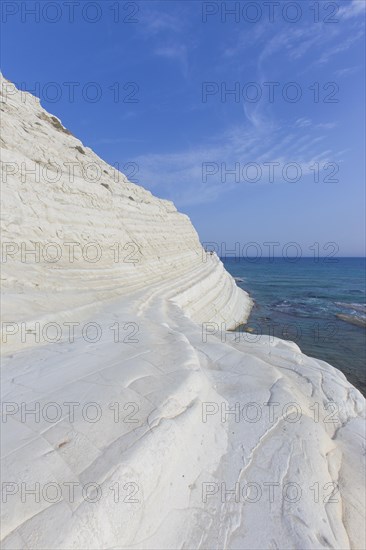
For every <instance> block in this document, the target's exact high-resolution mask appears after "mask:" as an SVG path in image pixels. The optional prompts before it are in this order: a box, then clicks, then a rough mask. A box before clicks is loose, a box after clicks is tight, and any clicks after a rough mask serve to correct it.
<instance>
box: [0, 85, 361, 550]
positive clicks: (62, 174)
mask: <svg viewBox="0 0 366 550" xmlns="http://www.w3.org/2000/svg"><path fill="white" fill-rule="evenodd" d="M1 90H2V94H1V98H0V99H1V104H0V107H1V113H0V114H1V124H2V132H1V160H2V202H3V207H2V214H3V215H2V231H3V262H4V263H3V265H2V283H3V324H2V333H3V334H2V340H3V355H4V356H3V361H2V374H1V376H2V400H3V410H2V412H3V415H2V449H1V453H2V456H1V471H2V479H3V486H2V489H3V505H2V517H1V519H2V522H1V523H2V539H3V542H2V547H3V548H4V549H6V550H7V549H15V548H16V549H23V548H27V549H41V548H42V549H56V548H57V549H75V550H76V549H90V548H93V549H96V548H104V549H107V548H108V549H112V548H115V549H117V548H121V549H122V548H129V549H150V550H152V549H170V550H172V549H178V548H185V549H222V548H228V549H238V550H239V549H251V550H254V549H264V548H269V549H292V548H297V549H319V548H327V549H329V548H334V549H344V550H345V549H348V548H357V549H364V548H365V547H366V541H365V530H364V516H365V494H364V481H365V480H364V454H365V433H364V430H365V424H364V418H365V400H364V398H363V397H362V395H361V394H360V393H359V392H358V391H357V390H356V389H355V388H354V387H353V386H352V385H351V384H350V383H349V382H348V381H347V380H346V378H345V377H344V375H343V374H342V373H341V372H339V371H337V370H336V369H334V368H333V367H331V366H330V365H328V364H326V363H324V362H323V361H318V360H316V359H313V358H309V357H307V356H305V355H304V354H302V353H301V351H300V349H299V348H298V346H297V345H295V344H294V343H291V342H285V341H282V340H279V339H270V338H268V337H262V338H260V339H259V340H258V339H255V338H254V337H251V336H249V335H246V336H245V337H244V336H243V335H242V336H241V337H240V336H238V335H236V334H235V333H233V332H227V331H228V330H229V329H231V328H233V327H235V326H236V325H237V324H238V323H240V322H243V321H245V320H246V318H247V317H248V315H249V312H250V309H251V306H252V303H251V300H250V298H249V296H248V295H247V294H246V293H245V292H243V291H242V290H240V289H239V288H238V287H237V286H236V284H235V281H234V280H233V278H232V277H231V276H230V275H229V274H228V273H227V272H226V271H225V269H224V267H223V265H222V263H221V262H220V260H219V259H218V258H217V256H216V255H210V254H208V255H207V254H206V253H205V252H204V251H203V249H202V247H201V245H200V243H199V239H198V236H197V233H196V232H195V230H194V228H193V227H192V225H191V223H190V220H189V219H188V217H187V216H185V215H183V214H180V213H178V212H177V211H176V209H175V207H174V205H173V204H172V203H171V202H168V201H165V200H161V199H157V198H155V197H153V196H152V195H151V193H150V192H148V191H146V190H145V189H143V188H142V187H139V186H137V185H134V184H132V183H130V182H128V181H127V180H126V178H123V176H122V174H120V173H118V172H116V170H114V169H113V168H112V167H111V166H109V165H108V164H106V163H105V162H103V161H102V160H101V159H100V158H99V157H97V156H96V155H95V154H94V153H93V151H91V150H90V149H89V148H87V147H85V146H84V145H83V144H82V143H81V142H80V141H79V140H78V139H76V138H75V137H74V136H72V135H70V133H69V132H68V131H66V130H65V128H64V127H63V126H62V124H61V123H60V121H58V119H56V118H55V117H52V115H50V114H48V113H47V112H46V111H45V110H44V109H42V108H41V106H40V105H39V102H38V100H36V99H35V98H34V97H33V96H31V95H30V94H24V93H21V92H20V91H17V90H16V89H15V88H14V87H13V86H12V85H11V84H10V83H9V82H8V81H6V80H5V79H3V78H2V79H1ZM50 243H52V245H50ZM91 243H93V244H91ZM116 243H118V244H119V256H117V245H116ZM31 250H33V251H34V250H35V251H36V254H32V253H31V252H30V251H31ZM72 253H73V254H74V255H73V256H72ZM70 254H71V257H70ZM52 259H55V260H57V261H51V260H52ZM93 259H95V261H92V260H93ZM203 323H210V324H209V325H205V326H206V329H207V330H206V332H208V333H209V334H207V335H205V330H204V331H202V324H203ZM203 332H204V334H203ZM52 340H55V341H54V342H52ZM255 340H257V341H255ZM291 403H292V405H291ZM229 408H230V409H231V411H232V412H231V413H230V412H228V410H229ZM32 410H33V411H35V412H33V413H31V412H30V411H32Z"/></svg>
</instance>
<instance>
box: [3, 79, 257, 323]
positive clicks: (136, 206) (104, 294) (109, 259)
mask: <svg viewBox="0 0 366 550" xmlns="http://www.w3.org/2000/svg"><path fill="white" fill-rule="evenodd" d="M1 91H2V95H1V115H2V116H1V118H2V141H1V146H2V161H3V165H2V167H3V185H2V199H3V212H4V218H3V240H4V242H6V243H8V244H7V245H6V246H5V248H3V252H4V253H5V257H4V254H3V259H6V263H5V264H4V275H3V277H5V285H6V287H7V288H8V289H9V290H10V289H12V288H13V289H17V291H22V290H21V289H25V288H27V289H28V291H32V292H34V296H33V298H34V303H33V306H34V308H33V314H34V317H37V315H38V311H37V309H38V308H39V303H40V301H42V300H37V299H36V297H37V292H42V293H43V295H44V294H48V301H47V306H46V304H45V303H44V304H43V305H42V308H41V310H40V311H39V315H44V314H45V313H46V311H45V308H46V310H47V309H49V310H50V311H52V312H53V314H54V315H56V314H57V312H58V311H60V313H61V310H63V309H64V307H63V303H64V300H65V296H66V295H67V294H68V293H69V294H70V293H73V294H74V301H73V306H74V307H84V306H85V305H86V304H87V303H89V302H90V300H92V301H94V300H103V299H107V298H110V297H113V296H115V295H117V294H126V293H128V292H130V291H131V290H136V289H138V288H144V287H146V286H147V285H154V284H156V285H158V288H160V289H161V290H163V288H164V292H165V294H168V295H169V296H170V297H171V298H174V299H175V300H176V301H177V302H178V303H179V305H180V306H181V307H182V308H183V309H184V311H185V312H186V313H187V314H188V315H189V316H191V318H192V319H194V320H196V321H199V322H201V321H215V322H225V324H226V328H232V327H234V326H235V325H236V324H238V323H239V322H242V321H243V320H245V319H246V318H247V316H248V313H249V311H250V308H251V300H250V299H249V297H248V295H247V294H246V293H245V292H243V291H242V290H241V289H239V288H238V287H237V286H236V284H235V281H234V280H233V278H232V277H231V276H230V275H229V274H228V273H227V272H226V271H225V269H224V267H223V265H222V263H221V262H220V261H219V259H218V258H217V257H216V256H215V255H214V256H211V255H207V254H206V253H205V251H204V250H203V248H202V246H201V244H200V242H199V238H198V235H197V233H196V231H195V230H194V228H193V226H192V224H191V222H190V220H189V218H188V216H186V215H184V214H181V213H179V212H177V210H176V208H175V206H174V205H173V203H171V202H170V201H166V200H162V199H158V198H156V197H154V196H153V195H152V194H151V193H150V192H149V191H147V190H145V189H143V188H142V187H140V186H137V185H135V184H133V183H131V182H129V181H128V180H127V178H126V177H125V176H124V175H123V174H121V173H120V172H118V171H116V170H115V169H114V168H112V167H111V166H109V165H108V164H106V163H105V162H104V161H103V160H101V159H100V158H99V157H98V156H97V155H95V154H94V153H93V151H92V150H91V149H89V148H88V147H85V146H84V145H83V144H82V143H81V142H80V141H79V140H78V139H77V138H75V137H74V136H73V135H72V134H71V133H70V132H69V131H68V130H67V129H65V128H64V127H63V126H62V124H61V122H60V121H59V120H58V119H57V118H56V117H53V116H52V115H50V114H48V113H47V112H46V111H45V110H44V109H43V108H42V107H41V106H40V104H39V101H38V99H37V98H35V97H33V96H32V95H31V94H28V93H23V92H20V91H19V90H16V88H15V87H14V86H13V85H12V84H11V83H9V82H8V81H6V80H5V79H3V78H2V80H1ZM51 243H52V244H51ZM31 250H35V251H36V254H37V256H36V255H35V254H32V253H30V252H29V251H31ZM27 299H28V297H26V300H27ZM19 307H20V310H19V309H18V308H17V313H18V317H17V320H26V319H27V313H26V311H27V307H25V308H23V305H22V304H19ZM9 313H10V312H9Z"/></svg>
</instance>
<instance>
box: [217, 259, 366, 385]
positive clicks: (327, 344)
mask: <svg viewBox="0 0 366 550" xmlns="http://www.w3.org/2000/svg"><path fill="white" fill-rule="evenodd" d="M221 260H222V261H223V263H224V265H225V267H226V269H227V271H229V273H231V275H232V276H233V277H234V278H235V279H236V282H237V285H238V286H240V287H241V288H243V289H244V290H246V291H247V292H248V293H249V294H250V295H251V297H252V298H253V300H254V302H255V305H254V307H253V310H252V312H251V315H250V317H249V319H248V321H247V323H246V324H245V325H240V326H239V327H238V328H237V330H239V331H243V332H249V333H251V334H253V338H254V339H255V335H259V334H271V335H273V336H277V337H279V338H283V339H285V340H291V341H293V342H296V343H297V344H298V346H299V347H300V348H301V350H302V351H303V352H304V353H305V354H306V355H309V356H311V357H316V358H318V359H322V360H323V361H326V362H328V363H330V364H331V365H333V366H334V367H336V368H337V369H339V370H341V371H342V372H343V373H344V374H345V376H346V377H347V379H348V380H349V381H350V382H351V383H352V384H353V385H354V386H355V387H356V388H358V389H359V390H360V391H361V393H363V395H365V396H366V278H365V277H366V276H365V273H366V272H365V267H366V259H365V258H329V257H328V258H315V257H314V258H298V259H295V258H291V259H290V258H221ZM248 341H250V339H249V335H248Z"/></svg>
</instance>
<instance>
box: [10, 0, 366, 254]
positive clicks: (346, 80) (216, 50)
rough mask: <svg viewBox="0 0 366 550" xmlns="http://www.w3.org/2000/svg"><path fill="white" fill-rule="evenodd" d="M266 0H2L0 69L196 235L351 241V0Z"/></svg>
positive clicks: (355, 197) (357, 61)
mask: <svg viewBox="0 0 366 550" xmlns="http://www.w3.org/2000/svg"><path fill="white" fill-rule="evenodd" d="M37 4H38V6H37ZM55 4H57V6H56V7H55ZM69 4H70V3H69ZM272 4H273V12H272V14H271V13H270V11H269V10H270V7H269V6H268V2H267V4H266V2H232V1H228V2H200V1H198V0H194V1H179V0H175V1H170V0H164V1H154V0H149V1H147V2H124V1H120V2H116V1H108V0H105V1H103V2H88V1H86V2H83V1H81V0H80V1H78V2H76V3H75V4H74V6H73V11H74V14H73V19H74V20H73V21H70V19H71V11H70V10H71V7H70V5H68V4H67V2H63V1H59V2H47V1H46V0H44V1H43V2H33V1H31V0H29V1H28V2H24V1H20V2H7V1H5V0H4V1H3V2H2V18H3V24H2V28H3V33H2V47H3V54H2V63H1V66H2V72H3V74H4V75H5V76H6V77H7V78H8V79H10V80H12V81H13V82H15V83H17V84H18V85H22V86H23V87H24V88H25V89H27V90H34V89H36V90H38V92H37V93H38V95H40V97H41V103H42V105H43V106H44V107H45V108H46V109H47V110H49V111H50V112H52V113H54V114H56V115H57V116H58V117H59V118H60V119H61V120H62V121H63V123H64V125H65V126H67V127H68V128H70V129H71V130H72V132H73V133H74V134H75V135H76V136H77V137H79V138H80V139H81V140H82V141H83V143H84V144H85V145H87V146H89V147H91V148H92V149H94V150H95V151H96V152H97V153H98V154H99V155H100V156H101V157H102V158H104V159H105V160H106V161H107V162H109V163H111V164H116V163H118V165H119V166H120V167H121V169H122V171H123V169H124V170H125V171H126V172H127V173H128V174H129V175H131V177H132V178H133V179H135V180H136V181H137V182H138V183H139V184H140V185H143V186H144V187H146V188H148V189H150V190H151V191H152V192H153V193H154V194H156V195H158V196H161V197H164V198H169V199H172V200H173V201H174V202H175V204H176V206H177V207H178V209H180V210H182V211H184V212H186V213H187V214H188V215H189V216H190V217H191V219H192V222H193V223H194V225H195V227H196V229H197V230H198V232H199V235H200V237H201V240H202V241H203V242H209V241H214V242H218V243H221V242H223V241H224V242H225V243H227V248H228V249H229V248H230V247H231V248H233V247H234V243H235V242H239V243H241V244H243V245H244V244H246V243H248V242H258V243H259V244H262V243H264V242H268V241H271V242H279V243H281V246H282V245H284V244H286V243H288V242H290V241H295V242H297V243H299V245H300V246H301V247H302V250H303V255H309V254H310V255H311V251H310V250H309V247H310V246H312V245H313V243H315V242H318V243H319V244H320V250H322V247H323V246H325V245H326V243H328V242H334V243H336V244H337V245H338V247H339V255H341V256H342V255H343V256H347V255H350V256H352V255H364V231H363V230H364V227H365V220H364V202H365V168H364V149H365V129H364V120H365V80H364V66H365V59H364V48H365V2H364V0H353V1H351V0H348V1H338V2H315V3H314V2H308V1H307V0H306V1H298V2H295V3H294V2H292V3H289V2H280V5H279V6H277V3H276V2H274V3H272ZM290 4H292V5H293V6H292V7H291V5H290ZM294 4H295V6H294ZM117 5H118V10H119V11H118V12H117ZM312 6H315V10H317V11H314V8H313V10H312ZM233 9H236V10H238V11H236V12H235V13H234V14H231V15H230V14H229V13H227V10H233ZM30 10H36V13H37V10H39V19H38V20H36V17H38V16H35V15H34V14H32V13H30ZM270 16H272V17H270ZM271 18H272V20H271ZM93 19H96V21H95V22H93ZM255 19H257V21H255ZM68 82H69V83H70V82H73V83H77V84H75V85H73V86H74V98H72V96H71V93H70V86H71V85H70V84H69V85H68V84H66V83H68ZM52 83H53V84H52ZM90 83H95V84H90ZM116 83H118V84H116ZM207 83H208V84H207ZM249 83H251V84H249ZM290 83H292V84H290ZM117 89H119V93H118V94H117ZM233 89H235V90H236V95H235V94H227V95H225V90H226V91H229V90H233ZM270 91H272V92H273V94H274V95H273V96H272V97H271V96H270ZM255 93H256V94H258V96H257V99H256V97H255V95H254V94H255ZM96 94H99V96H100V97H99V99H98V98H96V99H97V100H96V101H93V100H94V98H95V97H96ZM260 94H261V97H260V99H259V95H260ZM291 100H292V101H291ZM273 163H276V164H273ZM292 163H296V165H293V164H292ZM316 163H318V164H316ZM271 167H272V168H271ZM317 167H319V172H318V179H319V181H316V177H315V173H316V172H317V170H318V168H317ZM230 170H231V171H233V170H234V171H235V170H236V173H234V174H232V175H230V174H229V172H228V171H230ZM270 170H272V171H273V172H272V173H273V178H270ZM336 171H337V172H338V173H335V172H336ZM332 172H334V173H333V176H332ZM132 174H133V176H132ZM283 174H285V175H287V180H291V179H292V180H295V181H286V178H284V175H283ZM258 177H259V179H258ZM256 179H258V181H255V180H256ZM272 180H273V181H272ZM328 180H336V181H328ZM337 180H338V181H337ZM121 184H122V183H121Z"/></svg>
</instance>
